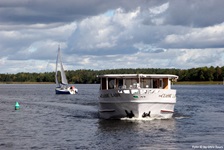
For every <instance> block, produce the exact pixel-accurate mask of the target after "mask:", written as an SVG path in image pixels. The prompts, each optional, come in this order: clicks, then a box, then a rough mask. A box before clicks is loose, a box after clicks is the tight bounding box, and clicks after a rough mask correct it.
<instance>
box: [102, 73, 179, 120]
mask: <svg viewBox="0 0 224 150" xmlns="http://www.w3.org/2000/svg"><path fill="white" fill-rule="evenodd" d="M98 77H99V78H100V92H99V116H100V118H103V119H120V118H124V117H128V118H132V117H136V118H146V117H152V118H161V119H168V118H171V117H172V115H173V113H174V105H175V103H176V90H174V89H171V82H172V81H176V80H177V79H178V76H176V75H169V74H106V75H98Z"/></svg>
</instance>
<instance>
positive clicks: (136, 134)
mask: <svg viewBox="0 0 224 150" xmlns="http://www.w3.org/2000/svg"><path fill="white" fill-rule="evenodd" d="M76 87H77V88H78V89H79V93H78V94H77V95H55V94H54V88H55V85H53V84H50V85H24V84H23V85H18V84H16V85H11V84H10V85H4V84H1V85H0V149H3V150H7V149H10V150H11V149H19V150H20V149H25V150H27V149H44V150H45V149H47V150H48V149H49V150H51V149H59V150H61V149H62V150H63V149H66V150H67V149H71V150H73V149H94V150H95V149H97V150H98V149H99V150H101V149H102V150H105V149H133V150H135V149H147V150H148V149H192V148H200V147H202V146H203V147H204V148H209V147H208V146H211V147H214V148H223V147H224V105H223V104H224V86H223V85H206V86H204V85H203V86H197V85H194V86H188V85H185V86H180V85H178V86H177V85H175V86H174V88H175V89H177V104H176V106H175V114H174V117H173V118H172V119H169V120H134V119H124V120H101V119H99V118H98V113H97V111H98V103H97V96H98V89H99V85H76ZM16 101H18V102H19V103H20V110H14V105H15V102H16ZM203 147H202V148H203Z"/></svg>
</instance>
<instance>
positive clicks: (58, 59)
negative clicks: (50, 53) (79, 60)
mask: <svg viewBox="0 0 224 150" xmlns="http://www.w3.org/2000/svg"><path fill="white" fill-rule="evenodd" d="M58 61H59V63H60V66H61V70H60V71H61V82H62V84H64V85H66V84H68V81H67V78H66V76H65V71H64V68H63V64H62V59H61V53H60V47H58V55H57V60H56V71H55V72H56V73H55V82H56V84H59V83H58V78H57V75H58V70H57V69H58Z"/></svg>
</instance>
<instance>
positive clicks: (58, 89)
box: [55, 88, 78, 94]
mask: <svg viewBox="0 0 224 150" xmlns="http://www.w3.org/2000/svg"><path fill="white" fill-rule="evenodd" d="M55 93H56V94H76V93H78V90H77V89H72V90H71V89H65V88H64V89H63V88H56V89H55Z"/></svg>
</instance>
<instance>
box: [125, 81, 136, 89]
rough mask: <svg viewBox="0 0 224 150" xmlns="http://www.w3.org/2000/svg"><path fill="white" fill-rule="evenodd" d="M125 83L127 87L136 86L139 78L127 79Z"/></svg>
mask: <svg viewBox="0 0 224 150" xmlns="http://www.w3.org/2000/svg"><path fill="white" fill-rule="evenodd" d="M125 84H126V87H127V88H135V86H136V87H137V79H126V80H125Z"/></svg>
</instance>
